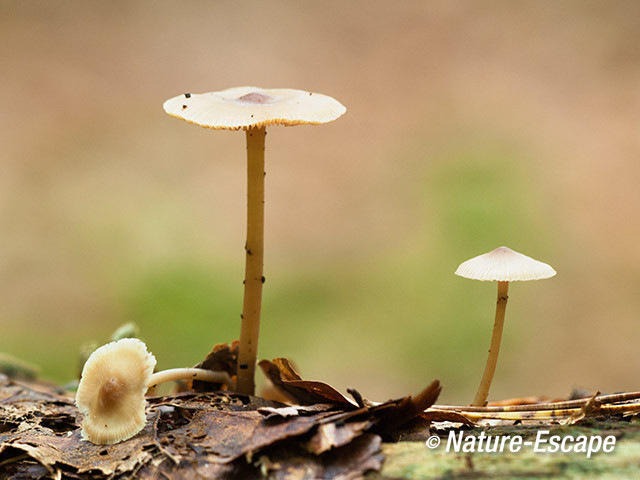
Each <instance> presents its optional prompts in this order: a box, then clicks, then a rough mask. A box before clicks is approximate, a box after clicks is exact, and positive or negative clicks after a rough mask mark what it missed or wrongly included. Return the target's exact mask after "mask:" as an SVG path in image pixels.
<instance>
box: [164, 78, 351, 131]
mask: <svg viewBox="0 0 640 480" xmlns="http://www.w3.org/2000/svg"><path fill="white" fill-rule="evenodd" d="M163 108H164V110H165V112H167V113H168V114H169V115H171V116H173V117H176V118H180V119H182V120H186V121H187V122H189V123H194V124H196V125H200V126H201V127H206V128H212V129H214V130H240V129H242V130H247V129H249V128H257V127H263V126H267V125H304V124H311V125H317V124H320V123H327V122H331V121H333V120H335V119H336V118H338V117H340V116H341V115H342V114H343V113H344V112H346V110H347V109H346V107H345V106H344V105H342V104H341V103H340V102H338V101H337V100H335V99H333V98H331V97H328V96H327V95H322V94H320V93H312V92H305V91H302V90H293V89H286V88H278V89H265V88H259V87H235V88H229V89H227V90H222V91H219V92H209V93H201V94H195V93H185V94H183V95H178V96H177V97H174V98H170V99H169V100H167V101H166V102H164V105H163Z"/></svg>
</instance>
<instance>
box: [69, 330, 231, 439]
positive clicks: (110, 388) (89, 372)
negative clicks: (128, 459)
mask: <svg viewBox="0 0 640 480" xmlns="http://www.w3.org/2000/svg"><path fill="white" fill-rule="evenodd" d="M155 365H156V358H155V357H154V356H153V354H152V353H149V352H148V351H147V347H146V345H145V344H144V343H143V342H142V341H140V340H138V339H137V338H124V339H122V340H118V341H116V342H111V343H107V344H106V345H103V346H101V347H100V348H98V349H97V350H95V351H94V352H93V353H92V354H91V356H90V357H89V358H88V360H87V362H86V363H85V364H84V368H83V369H82V377H81V379H80V384H79V385H78V391H77V393H76V405H77V406H78V408H79V409H80V411H81V412H82V413H83V414H84V418H83V419H82V437H83V438H84V439H86V440H89V441H90V442H92V443H95V444H100V445H105V444H111V443H118V442H121V441H123V440H126V439H128V438H131V437H132V436H134V435H135V434H136V433H138V432H139V431H140V430H142V428H143V427H144V425H145V422H146V417H145V398H144V396H145V393H146V391H147V390H148V389H149V388H151V387H155V386H156V385H158V384H160V383H163V382H168V381H171V380H181V379H196V380H203V381H207V382H215V383H223V384H227V385H228V384H229V383H230V379H229V375H228V374H227V373H226V372H214V371H211V370H203V369H199V368H174V369H170V370H164V371H162V372H158V373H153V369H154V367H155Z"/></svg>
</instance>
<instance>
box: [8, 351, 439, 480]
mask: <svg viewBox="0 0 640 480" xmlns="http://www.w3.org/2000/svg"><path fill="white" fill-rule="evenodd" d="M236 360H237V344H236V343H235V342H234V343H232V344H231V345H227V344H222V345H217V346H216V347H214V350H213V351H212V352H211V354H209V355H208V356H207V358H206V359H205V361H203V362H202V363H201V364H200V365H199V367H200V368H210V369H216V370H222V371H227V372H228V373H229V374H230V375H231V376H234V375H235V368H236V367H235V362H236ZM261 367H262V368H263V370H264V371H265V373H266V375H267V377H268V378H269V379H270V380H271V381H272V383H273V384H274V386H275V388H276V389H278V390H279V391H280V393H281V394H282V395H284V397H286V398H287V399H288V400H289V401H288V402H287V403H283V402H279V401H274V400H268V399H264V398H259V397H250V396H246V395H240V394H236V393H230V392H227V391H220V390H218V391H211V386H210V385H207V384H205V383H201V382H196V381H194V382H192V383H191V384H188V385H183V386H182V387H181V390H183V391H179V392H178V393H176V394H173V395H167V396H162V397H149V398H148V399H147V406H146V416H147V423H146V426H145V427H144V429H143V430H142V431H141V432H140V433H139V434H137V435H136V436H134V437H133V438H131V439H129V440H126V441H124V442H121V443H117V444H113V445H94V444H92V443H90V442H88V441H86V440H83V439H82V436H81V432H80V421H79V415H78V411H77V408H76V406H75V405H74V399H73V398H72V397H71V396H69V395H68V394H67V395H65V394H61V393H57V392H56V391H55V389H53V388H51V389H49V391H47V389H42V388H40V389H36V388H34V386H33V385H32V384H30V383H27V382H18V381H16V380H13V379H10V378H8V377H7V376H5V375H0V472H2V478H7V479H18V478H20V479H22V478H33V479H40V478H70V479H99V478H111V479H125V478H139V479H147V478H167V479H194V480H200V479H213V478H223V479H224V478H246V479H252V478H256V479H257V478H264V477H265V476H267V477H268V478H274V479H282V480H289V479H298V478H323V479H341V480H348V479H356V478H361V477H362V476H363V475H364V473H365V472H367V471H370V470H374V471H379V470H380V469H381V467H382V463H383V460H384V459H383V456H382V453H381V449H382V441H383V439H384V438H387V437H389V436H390V433H391V432H392V431H393V430H394V429H397V428H398V427H399V426H401V425H402V424H406V423H408V422H410V421H411V420H413V419H415V418H416V417H418V416H419V415H420V414H421V413H422V412H423V411H424V409H425V408H427V407H429V406H430V405H431V404H432V403H433V402H434V401H435V399H436V398H437V395H438V393H439V392H440V385H439V383H438V382H437V381H434V382H432V384H430V385H429V386H428V387H427V388H426V389H425V390H424V391H423V392H421V393H420V394H419V395H417V396H416V397H415V398H412V397H410V396H408V397H405V398H402V399H397V400H390V401H388V402H384V403H380V404H372V403H371V402H367V401H365V402H364V403H363V401H362V400H360V402H356V401H352V400H349V399H348V398H347V397H345V396H343V395H342V394H341V393H339V392H338V391H337V390H335V389H333V388H332V387H331V386H329V385H327V384H324V383H322V382H316V381H305V380H303V379H302V378H301V377H300V375H299V374H298V373H297V372H296V371H295V370H294V368H293V367H292V365H291V362H290V361H288V360H287V359H274V360H273V361H272V362H268V361H264V362H261ZM221 387H223V385H216V386H214V388H221ZM355 396H357V397H359V394H357V392H356V394H355Z"/></svg>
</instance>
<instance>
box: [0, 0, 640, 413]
mask: <svg viewBox="0 0 640 480" xmlns="http://www.w3.org/2000/svg"><path fill="white" fill-rule="evenodd" d="M0 40H1V41H0V71H1V73H0V102H1V105H2V108H1V109H0V291H1V292H2V293H1V294H0V351H2V352H5V353H9V354H11V355H14V356H17V357H20V358H23V359H25V360H28V361H30V362H33V363H35V364H37V365H39V366H40V368H41V372H42V376H43V377H45V378H47V379H50V380H54V381H56V382H66V381H68V380H70V379H72V378H74V376H75V375H76V373H77V369H78V350H79V347H80V345H81V344H82V343H83V342H86V341H88V340H95V341H97V342H99V343H103V342H106V341H107V339H108V338H109V336H110V334H111V333H112V332H113V331H114V330H115V329H116V328H117V327H118V326H119V325H121V324H122V323H124V322H127V321H135V322H136V323H137V324H138V325H139V326H140V329H141V337H142V338H143V339H144V340H145V341H146V342H147V344H148V346H149V349H150V350H151V351H153V352H154V353H155V355H156V357H157V358H158V364H159V367H160V368H170V367H176V366H183V365H193V364H196V363H198V362H199V361H200V360H201V359H203V358H204V356H205V355H206V354H207V353H208V352H209V351H210V349H211V347H212V346H213V345H214V344H216V343H220V342H227V341H231V340H233V339H235V338H237V337H238V335H239V322H240V318H239V317H240V312H241V301H242V279H243V275H244V272H243V269H244V251H243V245H244V236H245V174H246V173H245V167H246V163H245V144H244V134H243V133H242V132H214V131H210V130H206V129H202V128H199V127H195V126H192V125H188V124H187V123H185V122H181V121H179V120H176V119H174V118H171V117H169V116H168V115H166V114H165V113H164V112H163V110H162V103H163V102H164V100H166V99H167V98H170V97H173V96H175V95H178V94H181V93H183V92H194V93H201V92H206V91H213V90H221V89H225V88H229V87H232V86H240V85H257V86H261V87H266V88H275V87H290V88H298V89H303V90H309V91H314V92H320V93H324V94H327V95H331V96H333V97H334V98H336V99H338V100H339V101H341V102H342V103H343V104H344V105H346V106H347V108H348V111H347V113H346V114H345V115H344V116H343V117H342V118H340V119H339V120H337V121H335V122H333V123H331V124H328V125H324V126H318V127H308V126H307V127H296V128H285V127H273V128H270V129H268V130H269V135H268V138H267V153H266V155H267V162H266V163H267V167H266V168H267V186H266V189H267V201H266V255H265V257H266V258H265V275H266V278H267V282H266V285H265V289H264V311H263V319H262V330H261V343H260V347H259V357H260V358H273V357H276V356H286V357H290V358H292V359H293V360H294V361H295V363H296V364H297V365H298V367H299V370H300V371H301V373H302V375H303V377H304V378H306V379H314V380H322V381H325V382H328V383H330V384H332V385H333V386H335V387H337V388H339V389H341V390H344V389H345V388H346V387H348V386H353V387H356V388H357V389H358V390H359V391H360V392H361V393H362V394H363V395H364V396H365V397H368V398H372V399H375V400H385V399H387V398H390V397H397V396H401V395H405V394H409V393H414V392H417V391H419V390H420V389H422V388H423V387H424V386H425V385H426V384H427V383H429V382H430V381H431V380H432V379H433V378H438V379H440V381H441V382H442V383H443V384H444V390H443V393H442V395H441V402H445V403H468V402H469V401H471V399H472V397H473V394H474V393H475V390H476V388H477V386H478V382H479V378H480V375H481V374H482V369H483V367H484V362H485V360H486V353H487V349H488V346H489V340H490V337H491V328H492V324H493V315H494V307H495V301H496V299H495V296H496V284H495V283H487V282H485V283H483V282H474V281H472V280H467V279H463V278H460V277H457V276H455V275H454V274H453V272H454V271H455V270H456V268H457V266H458V265H459V264H460V263H461V262H462V261H464V260H467V259H469V258H471V257H473V256H476V255H479V254H481V253H485V252H488V251H490V250H492V249H494V248H496V247H498V246H501V245H507V246H509V247H510V248H512V249H514V250H517V251H519V252H521V253H524V254H527V255H529V256H531V257H533V258H535V259H538V260H541V261H544V262H546V263H549V264H550V265H552V266H553V267H554V268H555V269H556V270H557V272H558V275H557V276H556V277H555V278H553V279H550V280H545V281H540V282H529V283H514V284H512V286H511V289H510V300H509V306H508V308H507V319H506V325H505V334H504V338H503V346H502V351H501V357H500V361H499V364H498V369H497V372H496V377H495V379H494V384H493V388H492V393H491V395H490V399H500V398H506V397H513V396H521V395H548V396H552V397H553V396H565V395H567V394H568V393H569V392H570V391H571V389H572V388H574V387H584V388H588V389H593V390H595V389H598V390H601V391H603V392H614V391H623V390H638V389H639V388H640V386H639V385H638V370H639V369H640V354H639V353H638V348H637V343H638V340H639V339H640V293H639V292H640V189H639V184H640V162H639V161H638V160H639V156H640V48H639V45H640V3H639V2H635V1H633V0H628V1H625V0H614V1H608V2H603V1H589V0H587V1H583V0H567V1H563V2H547V1H545V2H511V1H508V0H504V1H498V0H496V1H493V0H489V1H485V2H467V1H458V0H454V1H450V0H441V1H430V2H416V1H398V2H381V1H380V2H372V1H364V0H356V1H350V2H343V1H334V0H324V1H322V2H295V1H283V0H274V1H270V2H260V1H247V2H237V1H204V0H201V1H187V2H169V1H164V0H154V1H151V0H141V1H137V2H129V1H123V0H117V1H109V2H104V1H97V0H89V1H87V0H85V1H71V0H67V1H63V2H50V1H46V0H40V1H39V0H33V1H29V2H25V1H23V0H0Z"/></svg>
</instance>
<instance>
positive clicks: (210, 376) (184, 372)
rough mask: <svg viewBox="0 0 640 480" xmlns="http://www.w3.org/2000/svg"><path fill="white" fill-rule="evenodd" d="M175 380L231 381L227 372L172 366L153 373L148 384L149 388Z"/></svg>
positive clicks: (227, 382) (226, 382)
mask: <svg viewBox="0 0 640 480" xmlns="http://www.w3.org/2000/svg"><path fill="white" fill-rule="evenodd" d="M173 380H201V381H203V382H211V383H225V384H227V385H229V383H230V381H231V380H230V379H229V374H228V373H227V372H214V371H212V370H205V369H202V368H170V369H169V370H163V371H161V372H156V373H154V374H153V375H151V378H149V383H148V384H147V385H148V386H149V388H154V387H155V386H157V385H159V384H161V383H164V382H171V381H173Z"/></svg>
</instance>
